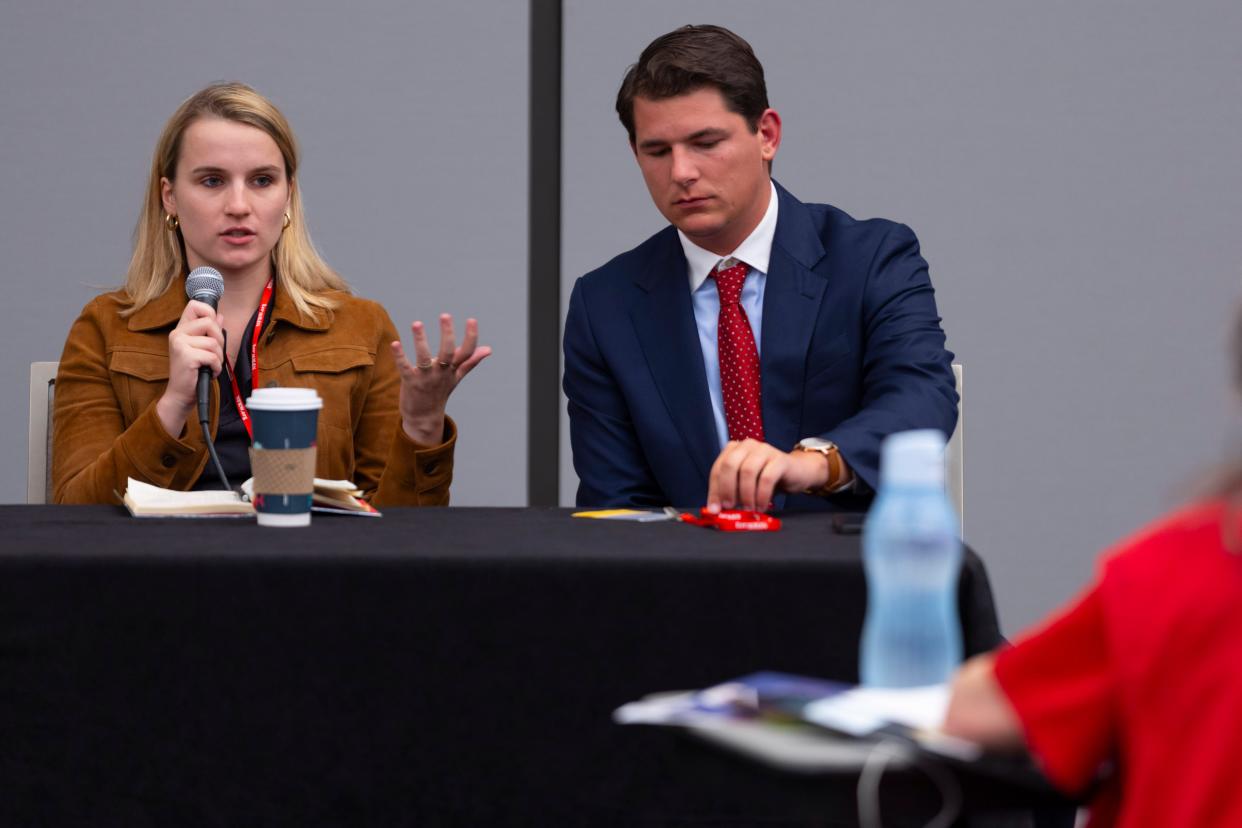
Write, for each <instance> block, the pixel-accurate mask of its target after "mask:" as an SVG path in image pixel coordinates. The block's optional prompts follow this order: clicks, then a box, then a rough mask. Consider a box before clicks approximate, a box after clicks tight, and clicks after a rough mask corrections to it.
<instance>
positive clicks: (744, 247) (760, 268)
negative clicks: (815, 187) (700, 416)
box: [677, 184, 777, 449]
mask: <svg viewBox="0 0 1242 828" xmlns="http://www.w3.org/2000/svg"><path fill="white" fill-rule="evenodd" d="M769 187H770V188H771V189H770V195H769V197H768V209H767V212H765V213H764V214H763V218H762V219H760V220H759V224H758V225H757V226H756V227H755V229H754V230H753V231H752V232H751V234H750V235H749V236H747V237H746V240H745V241H743V242H742V243H741V244H740V245H738V247H737V249H736V250H735V251H733V253H732V254H730V255H729V256H724V257H722V256H719V255H717V254H715V253H713V252H711V251H710V250H705V249H703V248H702V247H699V246H698V245H697V244H695V243H694V242H693V241H691V240H690V238H689V237H687V236H686V235H685V234H684V233H682V232H681V231H680V230H678V231H677V236H678V238H680V239H681V247H682V250H683V252H684V253H685V254H686V270H687V276H688V277H689V279H690V300H691V302H692V303H693V305H694V323H695V326H696V327H697V328H698V331H699V347H700V348H702V350H703V368H704V369H705V370H706V372H707V391H708V394H710V395H711V398H712V416H713V418H714V419H715V421H716V422H715V425H716V437H717V440H718V443H719V446H720V448H722V449H723V448H724V445H725V443H727V442H728V441H729V426H728V424H727V422H726V421H725V412H724V394H723V393H722V392H721V390H720V353H719V351H718V349H717V346H716V325H717V323H718V322H719V319H720V295H719V294H718V293H717V292H716V280H715V279H709V278H708V276H710V275H711V274H712V272H713V271H715V269H716V266H717V265H718V264H720V262H721V261H723V260H724V259H727V258H734V259H738V260H739V261H743V262H745V263H746V264H747V265H749V266H750V270H749V272H747V274H746V281H744V282H743V283H742V299H741V304H742V310H744V311H746V319H747V320H748V321H749V322H750V329H751V331H753V332H754V334H755V347H756V348H759V347H761V345H760V343H762V341H763V338H762V337H761V336H760V333H761V331H762V328H763V291H764V288H766V287H767V281H768V265H769V261H770V260H771V257H772V239H773V238H774V237H775V235H776V212H777V197H776V187H775V185H771V184H769Z"/></svg>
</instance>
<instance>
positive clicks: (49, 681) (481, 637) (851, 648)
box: [0, 506, 999, 826]
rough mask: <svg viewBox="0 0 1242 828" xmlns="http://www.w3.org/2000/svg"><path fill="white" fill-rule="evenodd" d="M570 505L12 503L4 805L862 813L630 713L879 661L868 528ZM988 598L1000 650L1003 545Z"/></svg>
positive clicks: (0, 720)
mask: <svg viewBox="0 0 1242 828" xmlns="http://www.w3.org/2000/svg"><path fill="white" fill-rule="evenodd" d="M568 515H569V513H568V511H565V510H530V509H418V510H415V509H410V510H401V509H392V510H389V511H388V512H386V513H385V516H384V517H383V518H382V519H379V520H375V519H368V518H341V517H328V516H316V517H315V520H314V525H313V526H312V527H311V528H309V529H263V528H260V527H258V526H256V525H254V524H253V523H252V522H250V521H237V520H231V521H230V520H210V521H207V520H134V519H131V518H129V517H128V516H127V515H125V513H124V512H123V511H121V510H120V509H117V508H113V507H103V506H101V507H51V506H46V507H27V506H11V507H0V545H2V546H3V551H0V786H2V788H3V789H2V790H0V825H18V824H23V825H24V824H31V825H34V824H57V825H59V824H81V825H113V824H116V825H120V824H124V825H129V826H141V825H240V824H246V825H258V824H301V825H327V824H333V825H363V824H366V825H484V824H492V825H510V824H535V825H550V826H552V825H578V824H591V825H630V824H639V823H642V824H661V823H667V824H681V823H684V822H686V821H690V820H695V821H697V822H699V824H713V823H716V822H719V823H721V824H723V823H728V824H745V823H747V822H748V821H751V820H758V819H766V820H767V821H768V823H770V824H784V823H787V824H837V821H838V820H839V822H840V823H842V824H848V823H849V822H851V821H852V820H853V819H854V816H853V812H852V807H853V806H852V798H851V793H852V787H849V786H843V787H842V790H841V791H840V792H838V793H836V794H832V795H828V794H825V793H824V789H823V788H822V787H821V786H817V785H816V786H814V787H813V788H803V787H800V786H803V785H806V784H812V783H807V782H806V781H805V780H789V779H785V778H782V777H779V776H777V775H776V774H770V775H765V774H764V773H763V772H762V771H755V770H754V769H752V768H750V767H738V766H735V765H733V764H731V763H732V762H733V761H735V760H732V759H731V758H727V757H720V756H715V755H710V751H708V749H707V748H704V747H701V746H698V745H692V744H690V743H689V742H682V741H680V740H672V739H667V738H661V737H663V736H664V734H662V733H658V732H657V731H653V730H648V729H643V728H622V727H619V726H617V725H614V724H612V722H611V720H610V713H611V711H612V710H613V709H614V708H615V707H617V706H618V705H620V704H621V703H623V702H626V701H630V700H633V699H636V698H639V697H641V696H642V695H645V694H646V693H649V692H652V691H655V690H663V689H677V688H694V687H702V686H705V685H709V684H713V683H716V682H719V681H721V680H723V679H727V678H730V677H733V676H736V675H740V674H743V673H747V672H751V671H754V670H757V669H773V670H783V671H788V672H794V673H803V674H807V675H817V676H824V677H828V678H836V679H842V680H847V681H851V680H855V679H856V678H857V667H856V665H857V653H858V637H859V632H860V628H861V623H862V617H863V611H864V605H865V599H866V592H865V583H864V580H863V573H862V567H861V563H860V556H859V544H858V539H857V537H852V536H840V535H836V534H833V533H832V532H831V531H830V528H829V521H828V518H827V516H822V515H803V516H792V517H790V518H788V519H787V520H786V524H785V529H784V530H783V531H781V532H778V533H772V534H748V535H730V534H724V533H717V532H713V531H710V530H705V529H700V528H696V527H690V526H685V525H681V524H675V523H653V524H632V523H619V522H611V521H610V522H605V521H591V520H581V519H570V518H569V516H568ZM960 606H961V612H962V620H963V626H964V630H965V642H966V648H967V650H968V651H969V652H977V651H980V650H982V649H986V648H989V647H992V646H994V645H995V644H996V643H997V642H998V641H999V630H998V627H997V621H996V615H995V611H994V608H993V603H992V596H991V592H990V588H989V586H988V582H987V578H986V575H985V573H984V570H983V568H982V565H981V563H980V562H979V560H978V558H976V557H975V556H974V555H973V554H968V555H967V558H966V563H965V565H964V567H963V574H962V580H961V589H960ZM685 755H689V756H691V757H693V758H692V760H691V761H690V762H689V764H686V763H684V762H683V761H682V758H681V757H683V756H685ZM719 763H723V764H719ZM718 767H723V768H725V769H724V770H721V771H719V773H718V772H717V770H718ZM683 774H684V777H683V776H682V775H683ZM742 780H748V781H745V782H743V781H742ZM740 785H751V786H752V789H751V790H750V791H749V792H747V791H745V790H743V789H741V788H739V786H740ZM924 818H925V817H924ZM782 821H784V823H783V822H782Z"/></svg>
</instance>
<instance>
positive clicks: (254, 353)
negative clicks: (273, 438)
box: [229, 279, 273, 443]
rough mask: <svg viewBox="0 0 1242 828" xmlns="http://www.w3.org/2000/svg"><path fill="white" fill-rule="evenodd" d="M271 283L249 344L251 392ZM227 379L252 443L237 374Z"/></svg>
mask: <svg viewBox="0 0 1242 828" xmlns="http://www.w3.org/2000/svg"><path fill="white" fill-rule="evenodd" d="M272 282H273V280H272V279H268V280H267V287H265V288H263V296H262V297H261V298H260V299H259V312H258V313H257V314H255V317H254V339H253V340H252V341H251V343H250V388H251V390H252V391H253V390H254V389H255V388H258V387H259V335H260V334H261V333H263V318H264V317H265V316H267V306H268V304H270V303H271V301H272ZM229 379H231V380H232V381H233V404H234V405H236V406H237V413H238V415H240V416H241V421H242V425H244V426H245V427H246V433H247V434H249V435H250V442H252V443H253V442H254V429H253V428H252V427H251V425H250V412H249V411H247V410H246V404H245V403H244V402H242V394H241V386H239V385H238V384H237V372H236V371H229Z"/></svg>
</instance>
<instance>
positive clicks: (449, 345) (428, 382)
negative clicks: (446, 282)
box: [392, 313, 492, 446]
mask: <svg viewBox="0 0 1242 828" xmlns="http://www.w3.org/2000/svg"><path fill="white" fill-rule="evenodd" d="M410 330H411V331H412V332H413V334H414V362H410V360H409V359H408V358H406V355H405V349H404V348H402V347H401V342H400V341H399V340H398V341H396V342H393V343H392V355H393V358H394V359H396V361H397V370H398V371H399V372H400V374H401V395H400V405H399V408H400V411H401V426H402V428H403V429H405V433H406V436H408V437H409V438H410V439H411V440H413V441H414V442H415V443H418V444H420V445H424V446H434V445H438V444H439V443H441V442H443V440H444V407H445V405H446V404H447V403H448V398H449V395H450V394H452V393H453V389H454V388H456V387H457V383H459V382H461V381H462V379H463V378H464V377H465V376H466V374H469V373H470V372H471V371H472V370H473V369H474V366H476V365H478V364H479V363H480V362H482V361H483V360H484V359H485V358H486V357H487V356H488V355H489V354H491V352H492V349H491V348H490V347H489V346H487V345H479V344H478V342H479V323H478V320H475V319H467V320H466V336H465V338H464V339H462V341H461V345H457V344H456V337H455V335H454V333H453V317H452V316H451V315H450V314H447V313H442V314H440V350H439V352H438V353H437V354H436V355H435V356H432V355H431V346H430V344H429V343H428V342H427V332H426V330H424V328H423V323H422V322H413V323H411V324H410Z"/></svg>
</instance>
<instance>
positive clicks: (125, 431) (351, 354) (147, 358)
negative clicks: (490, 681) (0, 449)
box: [52, 279, 457, 506]
mask: <svg viewBox="0 0 1242 828" xmlns="http://www.w3.org/2000/svg"><path fill="white" fill-rule="evenodd" d="M335 298H336V299H337V300H338V301H339V302H340V304H339V305H338V307H337V308H336V309H335V310H334V311H330V312H327V313H324V314H322V315H321V317H320V318H319V319H318V320H316V319H311V318H309V317H306V316H303V315H301V314H299V313H298V311H297V309H296V308H295V307H293V304H292V303H291V302H289V301H288V295H287V294H286V293H284V292H282V291H280V290H277V291H276V299H275V302H274V303H273V307H272V322H271V324H270V325H269V326H268V328H267V331H266V333H265V334H264V336H263V339H262V340H261V341H260V343H259V376H260V380H261V382H262V383H263V385H264V386H269V385H272V384H275V385H279V386H288V387H302V388H314V389H315V390H316V391H318V392H319V396H320V397H322V398H323V409H322V410H321V411H320V412H319V434H318V437H317V439H318V446H319V451H318V456H317V459H316V463H315V476H316V477H325V478H330V479H334V480H352V481H354V483H355V484H357V486H358V488H360V489H362V490H363V492H365V496H366V497H367V498H368V499H369V500H371V501H372V502H373V503H374V504H375V505H376V506H446V505H448V502H449V484H450V483H451V482H452V478H453V447H454V444H455V443H456V440H457V430H456V426H455V425H454V424H453V422H452V420H448V419H447V418H446V420H445V441H444V443H443V444H442V445H439V446H434V447H427V446H420V445H418V444H416V443H414V442H413V441H412V440H410V439H409V438H408V437H407V436H406V434H405V432H404V431H403V430H402V429H401V423H400V415H399V414H398V413H397V393H398V391H399V388H400V379H399V376H398V373H397V366H396V363H395V362H394V361H393V357H392V352H391V351H390V350H389V347H388V343H390V342H392V341H393V340H395V339H397V338H398V337H397V332H396V328H395V327H393V324H392V320H391V319H389V317H388V314H387V312H385V311H384V309H383V308H382V307H380V306H379V305H378V304H376V303H375V302H370V301H368V300H366V299H359V298H357V297H354V296H351V295H349V294H346V293H339V294H336V296H335ZM282 300H283V301H282ZM185 302H186V300H185V280H184V279H180V280H178V281H177V282H176V283H174V284H173V285H172V287H170V288H169V289H168V291H166V292H165V293H164V294H163V295H162V296H160V297H159V298H158V299H156V300H155V301H153V302H151V303H150V304H148V305H147V306H146V307H144V308H143V309H142V310H140V311H138V312H137V313H135V314H133V315H132V316H130V317H128V318H126V317H122V316H120V311H121V310H123V309H124V308H125V307H126V302H125V299H124V295H123V294H122V293H120V292H119V291H118V292H115V293H107V294H104V295H102V296H99V297H97V298H95V299H94V300H93V301H92V302H90V304H88V305H87V306H86V307H85V308H84V309H83V311H82V315H81V316H79V317H78V320H77V321H76V322H74V324H73V328H72V329H70V331H69V338H68V339H67V340H66V342H65V350H64V353H63V354H62V355H61V358H60V368H59V371H58V373H57V375H56V393H55V398H54V408H53V421H52V422H53V426H52V428H53V440H52V491H53V497H54V500H55V502H56V503H119V502H120V500H119V499H118V497H117V494H116V493H117V492H121V493H123V492H124V491H125V486H126V482H125V481H126V478H127V477H133V478H134V479H135V480H142V481H144V482H146V483H151V484H153V485H155V486H162V487H165V488H170V489H180V490H186V489H189V488H190V486H191V485H193V483H194V481H195V480H197V479H198V477H199V475H200V474H201V473H202V471H203V468H204V467H205V466H206V464H207V462H208V455H207V444H206V443H205V442H204V441H203V436H202V428H201V427H200V426H199V424H198V420H197V413H196V412H194V411H192V412H191V413H190V416H189V417H188V418H187V419H186V424H185V429H184V431H183V432H182V434H181V435H180V436H172V435H169V434H168V433H167V432H166V431H165V430H164V427H163V425H162V424H161V423H160V420H159V417H158V416H157V415H156V413H155V404H156V402H157V401H158V400H159V398H160V396H161V395H162V394H163V392H164V386H165V385H166V384H167V382H168V334H169V332H170V331H172V329H173V328H174V327H176V325H177V321H178V320H179V319H180V318H181V313H182V311H183V310H184V309H185ZM219 411H220V400H219V386H218V385H217V384H216V383H214V382H213V383H212V384H211V423H210V425H211V433H212V436H213V437H214V436H215V433H216V427H217V421H218V418H219ZM238 482H240V481H238Z"/></svg>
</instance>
